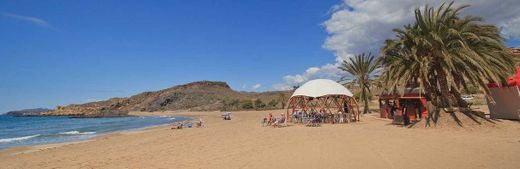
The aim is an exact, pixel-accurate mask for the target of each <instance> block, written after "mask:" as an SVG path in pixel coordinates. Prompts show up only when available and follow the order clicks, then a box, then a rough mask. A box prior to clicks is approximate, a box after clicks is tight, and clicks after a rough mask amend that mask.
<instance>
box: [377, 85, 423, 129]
mask: <svg viewBox="0 0 520 169" xmlns="http://www.w3.org/2000/svg"><path fill="white" fill-rule="evenodd" d="M379 107H380V117H381V118H387V119H393V122H394V123H396V124H405V125H407V124H410V123H411V122H413V121H418V120H420V119H425V118H427V117H428V101H427V100H426V97H425V95H424V93H422V92H420V91H419V89H410V90H408V89H407V91H406V92H405V93H404V95H400V94H397V93H383V94H382V95H381V96H380V97H379Z"/></svg>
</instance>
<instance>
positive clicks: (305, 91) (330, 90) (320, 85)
mask: <svg viewBox="0 0 520 169" xmlns="http://www.w3.org/2000/svg"><path fill="white" fill-rule="evenodd" d="M327 95H343V96H348V97H352V96H353V95H352V92H350V90H348V89H347V88H345V87H344V86H343V85H341V84H339V83H337V82H335V81H332V80H329V79H316V80H311V81H308V82H307V83H305V84H303V85H302V86H300V87H299V88H298V89H296V91H294V93H293V95H292V96H291V97H295V96H307V97H321V96H327Z"/></svg>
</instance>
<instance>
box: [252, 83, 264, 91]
mask: <svg viewBox="0 0 520 169" xmlns="http://www.w3.org/2000/svg"><path fill="white" fill-rule="evenodd" d="M260 87H262V84H255V85H253V86H252V87H251V88H252V89H253V90H256V89H259V88H260Z"/></svg>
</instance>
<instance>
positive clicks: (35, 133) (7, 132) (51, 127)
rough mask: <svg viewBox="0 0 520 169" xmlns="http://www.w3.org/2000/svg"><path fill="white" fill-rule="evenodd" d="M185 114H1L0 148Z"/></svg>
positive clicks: (172, 119) (71, 137) (77, 137)
mask: <svg viewBox="0 0 520 169" xmlns="http://www.w3.org/2000/svg"><path fill="white" fill-rule="evenodd" d="M188 119H189V118H187V117H179V116H176V117H169V116H161V117H156V116H154V117H152V116H146V117H114V118H69V117H14V116H6V115H0V149H5V148H9V147H16V146H26V145H37V144H48V143H61V142H68V141H79V140H85V139H89V138H92V137H95V136H97V135H100V134H106V133H110V132H115V131H126V130H136V129H142V128H145V127H150V126H156V125H161V124H167V123H173V122H177V121H183V120H188Z"/></svg>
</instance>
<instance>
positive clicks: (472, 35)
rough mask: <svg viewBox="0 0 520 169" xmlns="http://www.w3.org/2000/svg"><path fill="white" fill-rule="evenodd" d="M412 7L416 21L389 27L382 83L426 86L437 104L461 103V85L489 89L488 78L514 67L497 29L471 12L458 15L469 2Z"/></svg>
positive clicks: (396, 86) (495, 78) (497, 79)
mask: <svg viewBox="0 0 520 169" xmlns="http://www.w3.org/2000/svg"><path fill="white" fill-rule="evenodd" d="M452 5H453V2H451V3H449V4H448V5H446V4H444V3H443V4H442V5H441V6H440V7H438V8H437V9H434V8H431V7H428V6H426V7H425V8H424V10H420V9H419V8H417V9H416V10H415V20H416V22H415V24H413V25H406V26H404V29H394V32H395V33H396V34H397V38H396V39H389V40H386V42H385V45H384V47H383V48H382V49H381V54H382V57H380V58H379V61H380V62H381V63H382V65H383V67H384V69H383V71H382V74H381V76H380V78H382V81H383V82H384V83H385V84H384V85H385V86H386V87H387V88H388V89H390V90H394V91H399V92H400V93H404V90H405V89H406V88H407V87H410V86H418V87H420V88H421V89H422V90H423V91H426V92H427V94H428V96H429V97H430V98H431V100H432V104H434V105H435V106H437V107H440V108H447V107H450V108H451V107H466V102H465V101H464V100H462V99H461V97H460V90H461V89H466V90H467V89H468V87H469V86H470V85H475V86H479V88H480V89H482V90H484V92H485V93H486V94H489V89H488V86H487V83H488V82H497V83H501V84H504V83H505V79H506V77H507V76H508V75H510V74H512V73H513V72H514V69H515V66H514V62H513V59H512V57H511V52H510V51H509V50H508V49H507V48H506V47H505V45H504V40H503V38H502V37H501V36H500V32H499V29H498V28H497V27H496V26H494V25H489V24H485V23H483V22H482V19H481V18H479V17H475V16H465V17H462V18H461V17H459V15H460V12H461V11H462V9H464V8H466V7H468V5H464V6H460V7H452Z"/></svg>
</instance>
